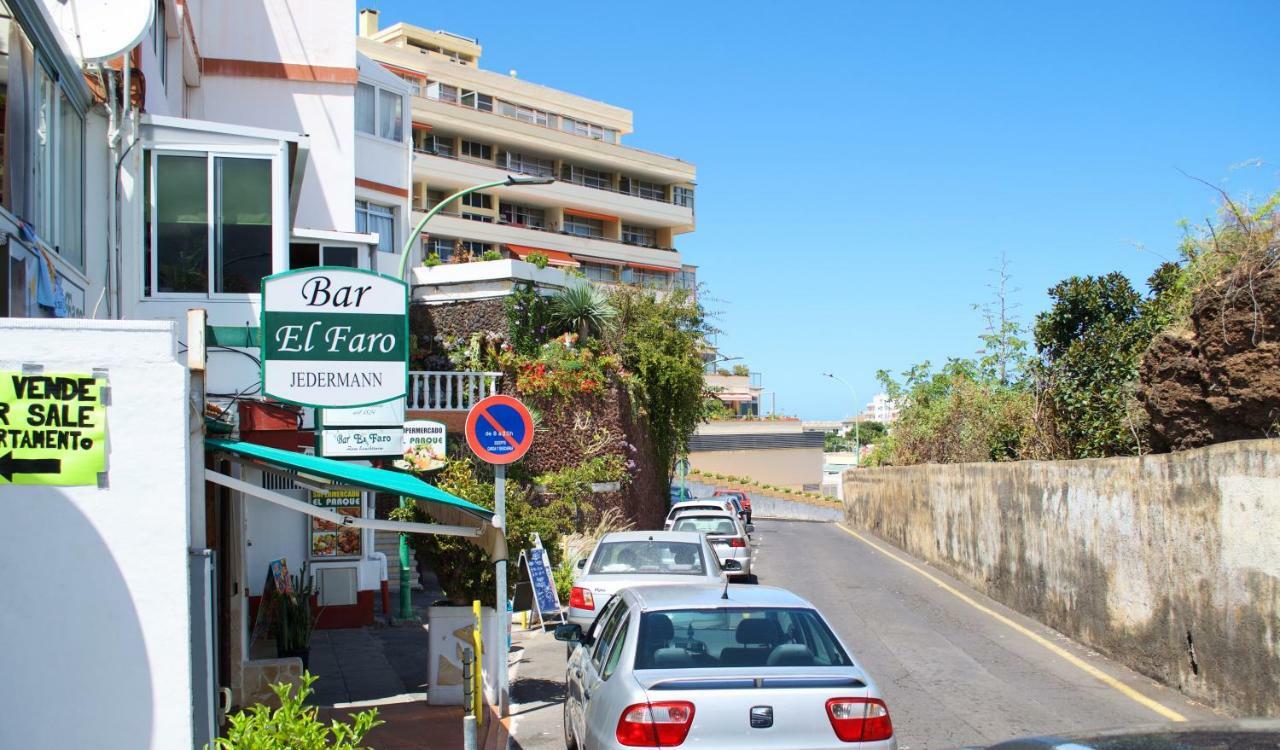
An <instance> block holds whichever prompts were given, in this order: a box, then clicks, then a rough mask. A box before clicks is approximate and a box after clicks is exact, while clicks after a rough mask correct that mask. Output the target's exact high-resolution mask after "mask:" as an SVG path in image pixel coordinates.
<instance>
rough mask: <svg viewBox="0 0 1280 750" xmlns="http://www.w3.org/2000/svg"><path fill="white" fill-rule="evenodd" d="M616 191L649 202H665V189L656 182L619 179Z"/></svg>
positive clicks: (628, 178)
mask: <svg viewBox="0 0 1280 750" xmlns="http://www.w3.org/2000/svg"><path fill="white" fill-rule="evenodd" d="M618 189H619V190H621V191H622V192H624V193H629V194H631V195H636V196H639V197H641V198H648V199H649V200H651V201H665V200H666V199H667V189H666V188H665V187H663V186H662V185H659V184H658V183H656V182H645V181H644V180H636V179H633V178H631V177H619V178H618Z"/></svg>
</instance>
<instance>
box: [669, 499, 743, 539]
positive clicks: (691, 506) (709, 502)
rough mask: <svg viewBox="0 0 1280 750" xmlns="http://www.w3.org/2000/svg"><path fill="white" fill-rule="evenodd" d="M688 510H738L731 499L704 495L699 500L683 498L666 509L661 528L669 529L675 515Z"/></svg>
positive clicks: (732, 511)
mask: <svg viewBox="0 0 1280 750" xmlns="http://www.w3.org/2000/svg"><path fill="white" fill-rule="evenodd" d="M688 510H722V511H726V512H728V513H734V514H736V513H737V512H738V510H737V508H736V507H735V506H734V504H733V501H731V500H729V499H728V498H723V499H722V498H718V497H704V498H702V499H700V500H685V501H684V502H682V503H675V504H674V505H672V506H671V510H669V511H667V520H666V523H665V524H663V526H662V528H663V529H664V530H666V531H670V530H671V527H672V525H673V524H674V523H675V520H676V516H678V515H680V514H681V513H683V512H685V511H688Z"/></svg>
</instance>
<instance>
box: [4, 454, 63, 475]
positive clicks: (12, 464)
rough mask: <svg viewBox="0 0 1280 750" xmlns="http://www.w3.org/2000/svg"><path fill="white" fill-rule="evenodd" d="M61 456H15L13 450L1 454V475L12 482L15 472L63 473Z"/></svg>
mask: <svg viewBox="0 0 1280 750" xmlns="http://www.w3.org/2000/svg"><path fill="white" fill-rule="evenodd" d="M61 473H62V459H60V458H14V457H13V451H9V452H8V453H6V454H4V455H3V456H0V477H4V478H5V479H7V480H9V481H10V482H12V481H13V475H14V474H61Z"/></svg>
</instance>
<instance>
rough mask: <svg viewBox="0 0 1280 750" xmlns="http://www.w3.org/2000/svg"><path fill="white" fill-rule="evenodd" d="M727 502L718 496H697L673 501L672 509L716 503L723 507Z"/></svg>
mask: <svg viewBox="0 0 1280 750" xmlns="http://www.w3.org/2000/svg"><path fill="white" fill-rule="evenodd" d="M726 502H727V501H726V500H721V499H719V498H717V497H697V498H694V499H692V500H681V501H680V502H678V503H672V504H671V510H679V509H681V508H691V507H693V506H695V505H715V506H718V507H720V508H723V507H724V504H725V503H726Z"/></svg>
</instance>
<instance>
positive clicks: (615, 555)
mask: <svg viewBox="0 0 1280 750" xmlns="http://www.w3.org/2000/svg"><path fill="white" fill-rule="evenodd" d="M588 573H589V574H590V575H627V574H632V575H635V574H642V575H651V574H655V573H656V574H664V573H670V574H673V575H690V576H701V575H706V574H707V565H706V561H705V560H703V557H702V545H701V544H698V543H697V542H667V541H660V540H653V539H641V540H637V541H633V542H604V543H602V544H601V545H600V547H599V548H598V549H596V554H595V556H594V557H592V558H591V568H590V570H589V571H588Z"/></svg>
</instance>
